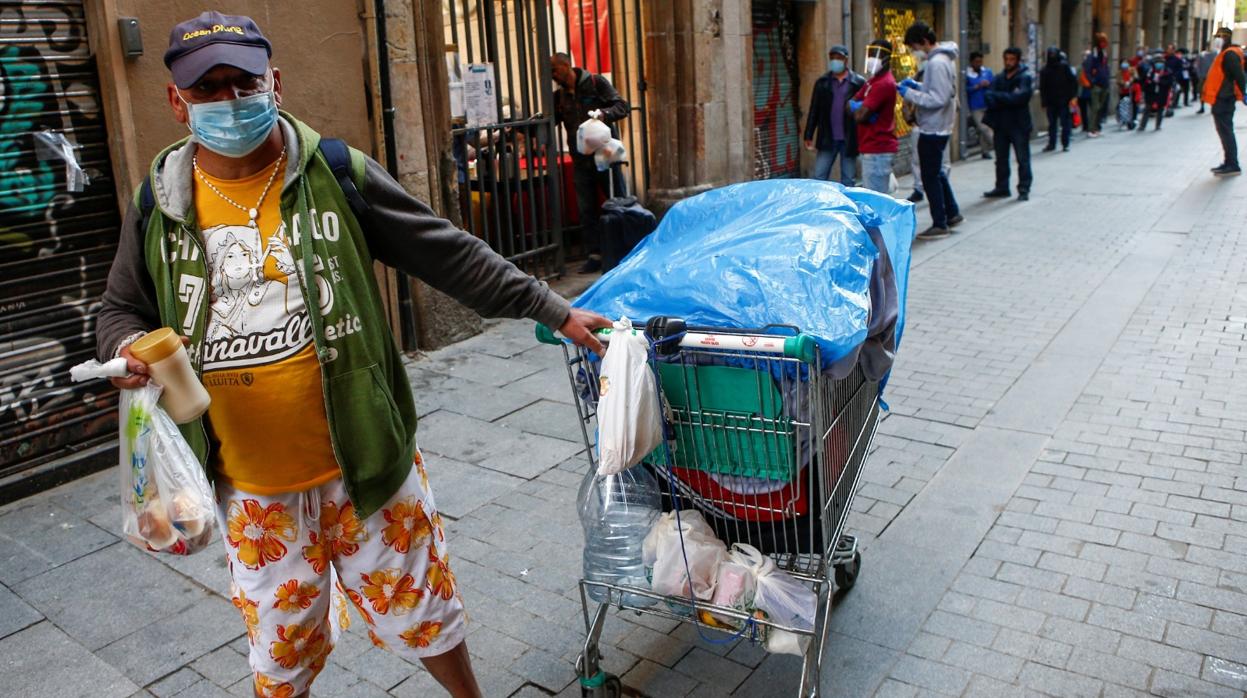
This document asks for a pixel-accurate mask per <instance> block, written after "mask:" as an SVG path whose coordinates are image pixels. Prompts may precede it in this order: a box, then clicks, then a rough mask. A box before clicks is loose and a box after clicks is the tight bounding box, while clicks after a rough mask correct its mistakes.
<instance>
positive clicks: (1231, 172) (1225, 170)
mask: <svg viewBox="0 0 1247 698" xmlns="http://www.w3.org/2000/svg"><path fill="white" fill-rule="evenodd" d="M1212 173H1213V174H1214V175H1216V176H1218V177H1236V176H1238V175H1241V174H1242V173H1243V170H1242V168H1240V167H1239V166H1238V165H1222V166H1221V167H1218V168H1217V169H1215V170H1213V171H1212Z"/></svg>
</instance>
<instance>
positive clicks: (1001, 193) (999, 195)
mask: <svg viewBox="0 0 1247 698" xmlns="http://www.w3.org/2000/svg"><path fill="white" fill-rule="evenodd" d="M1010 196H1012V195H1011V194H1010V193H1009V190H1008V189H1001V188H1000V187H996V188H995V189H993V190H991V191H985V192H983V198H984V199H1007V198H1009V197H1010Z"/></svg>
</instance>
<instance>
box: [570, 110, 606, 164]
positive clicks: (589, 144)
mask: <svg viewBox="0 0 1247 698" xmlns="http://www.w3.org/2000/svg"><path fill="white" fill-rule="evenodd" d="M610 139H611V127H610V126H607V125H606V124H604V123H602V121H601V120H599V119H598V118H597V117H595V116H590V118H588V119H586V120H585V121H584V123H582V124H580V128H577V129H576V150H579V151H580V154H581V155H592V154H594V153H596V152H597V151H598V148H601V147H602V146H604V145H606V144H607V143H608V142H610Z"/></svg>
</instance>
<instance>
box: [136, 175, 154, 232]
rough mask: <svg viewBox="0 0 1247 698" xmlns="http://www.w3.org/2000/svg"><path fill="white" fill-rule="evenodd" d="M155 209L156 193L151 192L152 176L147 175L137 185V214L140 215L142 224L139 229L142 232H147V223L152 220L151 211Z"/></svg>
mask: <svg viewBox="0 0 1247 698" xmlns="http://www.w3.org/2000/svg"><path fill="white" fill-rule="evenodd" d="M155 210H156V195H155V194H154V193H153V192H152V177H151V175H148V176H146V177H144V178H143V183H142V184H140V185H139V214H140V215H142V224H141V227H140V228H139V230H141V231H143V234H144V235H146V234H147V224H148V223H150V222H151V220H152V211H155Z"/></svg>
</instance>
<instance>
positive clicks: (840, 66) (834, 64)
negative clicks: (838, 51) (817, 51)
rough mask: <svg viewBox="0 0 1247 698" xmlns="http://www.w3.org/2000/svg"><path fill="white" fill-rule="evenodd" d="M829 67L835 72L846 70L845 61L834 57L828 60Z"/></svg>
mask: <svg viewBox="0 0 1247 698" xmlns="http://www.w3.org/2000/svg"><path fill="white" fill-rule="evenodd" d="M827 69H828V70H830V71H831V72H833V73H843V72H844V61H842V60H840V59H839V58H833V59H831V60H829V61H827Z"/></svg>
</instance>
